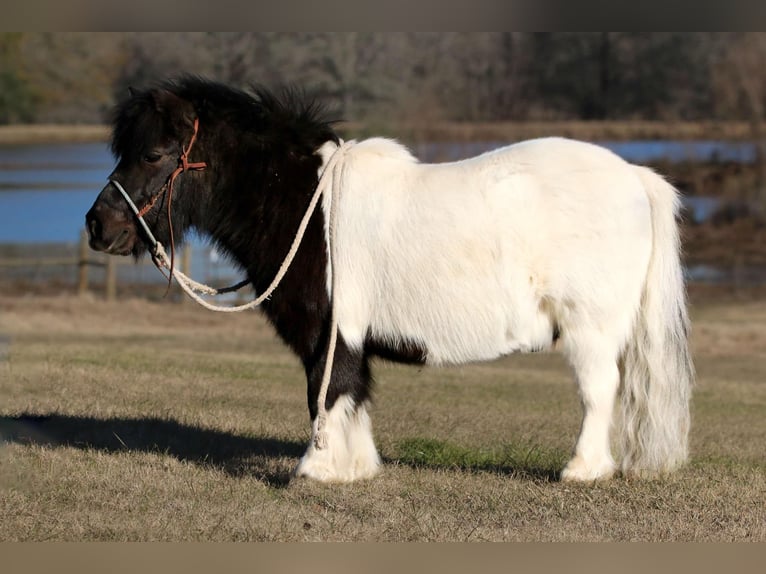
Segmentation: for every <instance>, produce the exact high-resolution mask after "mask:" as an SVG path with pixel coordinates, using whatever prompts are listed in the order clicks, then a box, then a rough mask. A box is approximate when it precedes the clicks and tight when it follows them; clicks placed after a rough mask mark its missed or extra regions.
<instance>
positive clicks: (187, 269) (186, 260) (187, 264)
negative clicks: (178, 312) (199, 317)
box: [179, 244, 192, 304]
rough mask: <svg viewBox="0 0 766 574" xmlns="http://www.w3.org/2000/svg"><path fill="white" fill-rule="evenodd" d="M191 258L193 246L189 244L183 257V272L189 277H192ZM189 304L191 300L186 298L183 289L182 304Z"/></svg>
mask: <svg viewBox="0 0 766 574" xmlns="http://www.w3.org/2000/svg"><path fill="white" fill-rule="evenodd" d="M191 256H192V249H191V245H188V244H187V245H185V246H184V252H183V254H182V255H181V272H182V273H184V274H185V275H188V276H191ZM179 289H180V287H179ZM188 302H189V299H188V298H187V297H186V293H184V292H183V290H182V289H181V303H182V304H186V303H188Z"/></svg>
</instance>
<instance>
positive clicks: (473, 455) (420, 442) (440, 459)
mask: <svg viewBox="0 0 766 574" xmlns="http://www.w3.org/2000/svg"><path fill="white" fill-rule="evenodd" d="M395 448H396V453H397V454H396V460H397V461H398V462H399V463H401V464H406V465H409V466H413V467H416V468H431V469H459V470H467V471H478V472H494V473H500V474H512V475H522V476H528V477H535V478H541V479H545V480H555V479H556V478H557V477H558V474H559V472H560V471H561V469H562V468H563V466H564V464H565V461H566V458H567V456H566V454H565V453H563V452H559V451H556V450H551V449H545V448H541V447H539V446H533V445H514V444H504V445H502V446H500V447H496V448H470V447H466V446H460V445H456V444H451V443H448V442H444V441H440V440H435V439H430V438H408V439H404V440H402V441H399V442H398V443H397V444H396V447H395Z"/></svg>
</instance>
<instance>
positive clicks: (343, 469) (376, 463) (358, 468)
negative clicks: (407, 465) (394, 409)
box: [293, 395, 380, 482]
mask: <svg viewBox="0 0 766 574" xmlns="http://www.w3.org/2000/svg"><path fill="white" fill-rule="evenodd" d="M324 430H325V433H326V436H327V444H326V446H325V448H323V449H318V448H317V447H316V446H315V444H314V438H315V437H316V433H317V429H316V421H314V424H313V427H312V433H311V443H309V447H308V449H306V454H304V455H303V457H301V460H300V462H299V463H298V466H297V467H296V468H295V470H294V471H293V476H294V477H305V478H310V479H313V480H318V481H319V482H352V481H354V480H362V479H365V478H372V477H373V476H375V475H376V474H377V473H378V470H379V469H380V456H378V451H377V450H376V448H375V444H374V442H373V439H372V430H371V424H370V417H369V415H368V414H367V409H366V408H365V405H363V404H362V405H358V406H356V408H355V406H354V403H353V401H352V400H351V398H350V397H348V396H347V395H344V396H342V397H340V398H339V399H338V400H337V401H336V402H335V404H334V405H333V407H332V408H331V409H330V411H329V413H328V414H327V423H326V427H325V429H324Z"/></svg>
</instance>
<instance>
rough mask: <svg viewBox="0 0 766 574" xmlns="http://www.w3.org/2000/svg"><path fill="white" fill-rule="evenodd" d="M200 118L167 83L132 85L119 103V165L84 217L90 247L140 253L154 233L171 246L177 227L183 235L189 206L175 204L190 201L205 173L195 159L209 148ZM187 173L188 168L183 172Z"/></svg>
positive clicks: (115, 142)
mask: <svg viewBox="0 0 766 574" xmlns="http://www.w3.org/2000/svg"><path fill="white" fill-rule="evenodd" d="M198 122H199V119H198V115H197V111H196V110H195V107H194V105H193V104H192V103H191V102H190V101H187V100H185V99H183V98H181V97H180V96H178V95H177V94H176V93H174V92H173V91H171V90H170V89H167V88H166V87H163V88H154V89H149V90H145V91H135V90H131V91H130V98H129V99H127V100H126V101H125V102H123V103H122V104H120V105H118V106H117V108H116V112H115V115H114V121H113V137H112V144H111V147H112V152H113V153H114V155H115V157H116V158H117V167H116V168H115V169H114V171H113V172H112V173H111V174H110V176H109V183H108V184H107V185H106V186H105V187H104V188H103V189H102V190H101V192H100V193H99V195H98V198H97V199H96V201H95V203H94V204H93V207H91V209H90V211H88V213H87V215H86V216H85V225H86V229H87V231H88V235H89V241H90V246H91V248H93V249H95V250H98V251H105V252H107V253H110V254H114V255H130V254H132V255H134V256H136V257H137V256H139V255H141V254H142V253H143V252H144V251H145V250H146V248H147V246H148V245H150V244H151V239H150V238H151V235H154V237H156V239H157V240H158V241H160V242H162V243H164V244H166V245H167V244H169V242H170V243H172V242H173V233H174V229H175V231H176V232H177V233H179V234H181V235H182V234H183V231H184V230H185V228H186V227H188V224H187V223H186V222H185V221H184V218H182V217H181V216H180V214H181V213H184V212H185V210H184V209H173V208H172V204H173V203H175V204H178V205H179V206H181V205H183V204H187V205H188V203H189V202H190V201H192V200H191V198H190V195H191V194H192V193H193V190H194V189H195V187H196V186H197V185H198V183H199V181H200V179H201V177H204V176H201V175H199V174H198V173H195V172H193V171H189V170H199V169H202V167H204V165H203V164H201V162H197V163H195V161H196V160H198V159H201V157H202V155H203V153H204V149H203V147H204V146H203V144H201V143H199V136H198V129H199V128H198ZM194 142H197V143H194ZM192 146H193V149H192ZM182 172H187V173H185V174H184V175H181V176H180V177H178V176H179V175H180V174H181V173H182ZM177 177H178V181H176V178H177ZM115 182H116V183H115ZM118 184H119V185H118ZM118 187H122V188H123V190H124V191H122V192H121V191H120V190H119V189H118ZM126 196H127V197H126ZM131 203H132V204H133V205H134V206H135V208H136V209H137V210H138V212H139V214H140V216H141V217H143V218H144V221H145V223H146V228H144V227H142V226H141V225H139V219H138V216H137V215H136V213H135V211H134V209H133V207H131ZM146 230H150V231H149V233H147V231H146Z"/></svg>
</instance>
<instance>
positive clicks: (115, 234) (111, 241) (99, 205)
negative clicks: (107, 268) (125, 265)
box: [85, 198, 136, 255]
mask: <svg viewBox="0 0 766 574" xmlns="http://www.w3.org/2000/svg"><path fill="white" fill-rule="evenodd" d="M85 229H86V231H87V232H88V244H89V245H90V247H91V249H94V250H95V251H103V252H105V253H109V254H112V255H129V254H130V253H131V252H132V251H133V247H134V246H135V243H136V228H135V224H134V223H133V221H132V220H131V219H129V218H127V217H126V216H125V214H124V213H122V212H120V211H118V210H116V209H113V208H110V207H108V206H107V205H105V204H104V203H103V202H102V201H101V200H100V198H99V199H97V200H96V202H95V203H94V204H93V207H91V208H90V210H89V211H88V213H87V214H86V215H85Z"/></svg>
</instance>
